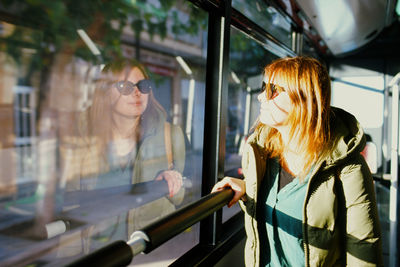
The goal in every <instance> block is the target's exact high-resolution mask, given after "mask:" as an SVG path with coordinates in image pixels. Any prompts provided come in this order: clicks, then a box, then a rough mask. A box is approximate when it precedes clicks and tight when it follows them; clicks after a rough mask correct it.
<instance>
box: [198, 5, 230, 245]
mask: <svg viewBox="0 0 400 267" xmlns="http://www.w3.org/2000/svg"><path fill="white" fill-rule="evenodd" d="M230 12H231V0H226V1H220V6H219V8H218V10H217V11H216V12H213V13H210V14H209V22H208V25H209V34H208V48H207V74H206V75H207V79H206V96H205V106H206V107H207V108H206V110H205V122H204V150H203V168H202V170H203V179H202V196H204V195H207V194H209V193H210V191H211V189H212V187H213V186H214V184H215V183H216V182H217V181H218V180H219V178H222V177H223V171H224V159H225V125H226V116H227V98H228V79H227V76H228V67H229V38H230ZM221 222H222V211H218V212H216V213H214V214H213V215H211V216H209V217H207V218H206V219H204V220H202V221H201V223H200V244H203V245H215V244H216V243H217V242H218V239H219V237H218V234H219V232H220V231H219V228H220V226H221Z"/></svg>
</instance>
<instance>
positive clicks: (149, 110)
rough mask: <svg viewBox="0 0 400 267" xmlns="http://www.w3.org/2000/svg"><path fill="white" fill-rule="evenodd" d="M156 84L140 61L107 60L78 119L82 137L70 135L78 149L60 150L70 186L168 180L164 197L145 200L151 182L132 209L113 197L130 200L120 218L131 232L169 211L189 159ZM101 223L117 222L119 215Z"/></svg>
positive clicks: (180, 197)
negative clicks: (155, 91)
mask: <svg viewBox="0 0 400 267" xmlns="http://www.w3.org/2000/svg"><path fill="white" fill-rule="evenodd" d="M152 90H153V85H152V82H151V81H150V80H149V76H148V74H147V72H146V71H145V68H144V67H143V66H142V65H141V64H139V63H138V62H136V61H134V60H121V61H116V62H113V63H111V64H109V65H106V66H105V67H104V68H103V70H102V72H101V77H100V79H99V81H98V82H97V86H96V89H95V92H94V96H93V103H92V106H91V107H90V108H89V109H88V111H87V112H85V113H84V114H82V116H81V118H80V121H79V128H80V129H81V134H80V135H81V136H83V138H78V139H77V140H75V141H72V142H75V146H74V149H70V148H69V147H66V148H64V149H63V150H62V156H63V162H64V170H63V176H64V177H63V178H64V180H66V189H67V191H72V190H94V189H105V188H110V187H115V186H123V185H130V184H138V183H144V182H149V181H154V180H165V181H166V182H167V185H168V190H169V195H168V196H166V197H161V198H160V197H159V196H158V197H154V198H153V199H151V202H149V203H145V202H144V200H143V199H149V194H150V195H151V194H152V191H151V188H147V189H148V190H146V191H147V192H146V196H144V195H138V196H139V197H140V198H139V197H138V198H137V201H138V202H143V203H141V204H144V205H141V206H140V207H137V208H134V209H129V203H115V205H118V206H119V207H120V206H121V205H124V204H125V205H126V206H127V209H126V211H127V213H128V214H127V215H126V218H125V217H124V218H123V219H122V218H119V222H121V221H122V222H124V225H125V222H126V231H127V233H126V232H125V234H128V237H129V235H130V234H131V233H132V232H133V231H134V230H136V229H139V228H142V227H144V226H145V225H147V224H149V223H150V222H153V221H155V220H156V219H158V218H160V217H162V216H164V215H166V214H168V213H171V212H172V211H173V210H175V206H176V205H177V204H180V203H181V202H182V200H183V195H184V190H183V187H182V174H181V173H182V171H183V168H184V162H185V142H184V136H183V133H182V131H181V129H180V128H179V127H177V126H174V125H171V124H169V123H167V122H166V113H165V111H164V109H163V108H162V106H161V105H160V104H159V103H158V102H157V100H156V99H155V98H154V95H153V92H152ZM78 143H79V144H78ZM143 197H145V198H143ZM150 198H151V197H150ZM94 212H95V211H94ZM104 217H107V216H104ZM120 217H121V216H120ZM102 224H106V225H115V220H113V219H111V220H110V222H108V223H106V222H103V223H102ZM98 228H104V229H105V228H107V227H106V226H104V225H103V226H101V227H98ZM93 229H95V228H93ZM93 229H92V233H91V234H90V235H92V234H95V233H96V232H98V233H99V234H100V235H101V233H100V231H96V230H93ZM111 232H112V231H111ZM115 238H116V237H115V236H114V239H115ZM118 238H119V239H122V238H123V237H120V236H119V237H118ZM125 238H127V237H126V236H125Z"/></svg>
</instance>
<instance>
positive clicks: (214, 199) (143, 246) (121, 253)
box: [67, 188, 234, 267]
mask: <svg viewBox="0 0 400 267" xmlns="http://www.w3.org/2000/svg"><path fill="white" fill-rule="evenodd" d="M233 195H234V192H233V190H232V189H230V188H226V189H224V190H222V191H219V192H215V193H212V194H209V195H207V196H204V197H202V198H201V199H199V200H198V201H196V202H193V203H191V204H189V205H187V206H185V207H182V208H180V209H179V210H176V211H175V212H173V213H171V214H169V215H168V216H166V217H164V218H162V219H160V220H158V221H156V222H154V223H152V224H150V225H148V226H147V227H145V228H143V229H141V230H139V231H135V232H134V233H133V234H132V235H131V238H130V240H129V241H127V242H125V241H122V240H119V241H115V242H113V243H111V244H109V245H107V246H105V247H103V248H101V249H99V250H97V251H95V252H93V253H91V254H89V255H86V256H84V257H82V258H80V259H78V260H77V261H74V262H72V263H71V264H69V265H67V266H69V267H78V266H126V265H129V263H130V262H131V261H132V259H133V258H134V256H136V255H138V254H139V253H142V252H144V253H149V252H151V251H152V250H154V249H155V248H157V247H158V246H160V245H162V244H163V243H165V242H166V241H168V240H169V239H171V238H172V237H174V236H175V235H177V234H179V233H181V232H183V231H184V230H186V229H187V228H189V227H190V226H192V225H193V224H195V223H197V222H199V221H201V220H202V219H204V218H206V217H207V216H209V215H211V214H212V213H214V212H215V211H217V210H219V209H221V208H222V207H223V206H225V205H226V204H227V203H228V202H229V201H230V200H231V199H232V197H233Z"/></svg>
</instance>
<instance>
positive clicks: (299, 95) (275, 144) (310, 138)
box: [255, 57, 331, 177]
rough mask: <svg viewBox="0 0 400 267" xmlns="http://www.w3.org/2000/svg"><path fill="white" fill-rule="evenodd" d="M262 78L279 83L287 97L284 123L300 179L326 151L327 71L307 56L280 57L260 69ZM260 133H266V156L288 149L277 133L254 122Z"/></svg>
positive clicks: (280, 154) (328, 142)
mask: <svg viewBox="0 0 400 267" xmlns="http://www.w3.org/2000/svg"><path fill="white" fill-rule="evenodd" d="M264 77H266V78H267V81H266V82H268V83H273V82H274V81H278V80H279V82H280V83H279V85H282V86H283V87H284V89H285V91H286V92H287V93H288V95H289V98H290V101H291V104H292V106H291V110H290V113H289V115H288V118H287V120H286V122H285V124H286V125H288V126H290V132H289V144H290V148H291V151H292V152H295V153H297V154H300V155H301V158H302V165H303V170H302V171H301V173H300V174H299V176H300V177H304V175H306V174H307V173H308V172H309V171H310V169H311V167H312V165H313V164H314V163H315V162H316V161H317V160H318V157H321V156H323V155H324V154H327V153H329V152H330V151H329V148H330V145H329V144H330V142H331V140H330V129H329V120H330V119H329V115H330V102H331V85H330V79H329V74H328V71H327V69H326V68H325V66H324V65H322V64H321V63H320V62H319V61H318V60H316V59H313V58H310V57H293V58H282V59H278V60H276V61H273V62H272V63H271V64H269V65H267V66H266V67H265V68H264ZM266 128H267V129H266ZM261 130H266V131H267V135H266V139H265V144H264V145H265V149H266V152H267V153H268V155H269V156H270V157H282V155H283V154H284V153H285V152H287V150H289V149H288V146H285V145H284V144H283V142H282V138H281V135H280V133H279V131H278V130H276V129H275V128H272V127H267V126H266V125H264V124H262V123H261V122H260V121H259V120H257V122H256V124H255V131H261ZM293 147H294V148H295V150H294V151H293Z"/></svg>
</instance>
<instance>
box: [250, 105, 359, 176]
mask: <svg viewBox="0 0 400 267" xmlns="http://www.w3.org/2000/svg"><path fill="white" fill-rule="evenodd" d="M330 130H331V136H332V140H333V141H332V142H333V143H332V145H333V147H334V148H333V149H332V150H331V153H330V154H329V155H327V156H325V157H324V158H321V159H320V162H318V163H322V162H324V161H325V166H324V167H325V169H326V168H330V167H333V166H336V165H339V164H341V163H342V162H344V161H346V160H347V159H348V158H349V157H352V156H354V155H356V154H359V153H360V152H361V151H362V150H363V149H364V147H365V143H366V141H365V136H364V132H363V130H362V127H361V126H360V124H359V122H358V121H357V119H356V118H355V117H354V116H353V115H351V114H350V113H348V112H346V111H344V110H343V109H340V108H336V107H331V114H330ZM268 131H269V127H268V126H262V128H260V129H259V130H258V131H257V132H254V133H253V134H252V135H251V136H249V138H248V142H249V143H254V144H257V145H258V146H259V147H264V142H265V138H266V136H267V133H268ZM260 151H264V149H260ZM318 163H317V165H319V164H318Z"/></svg>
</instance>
